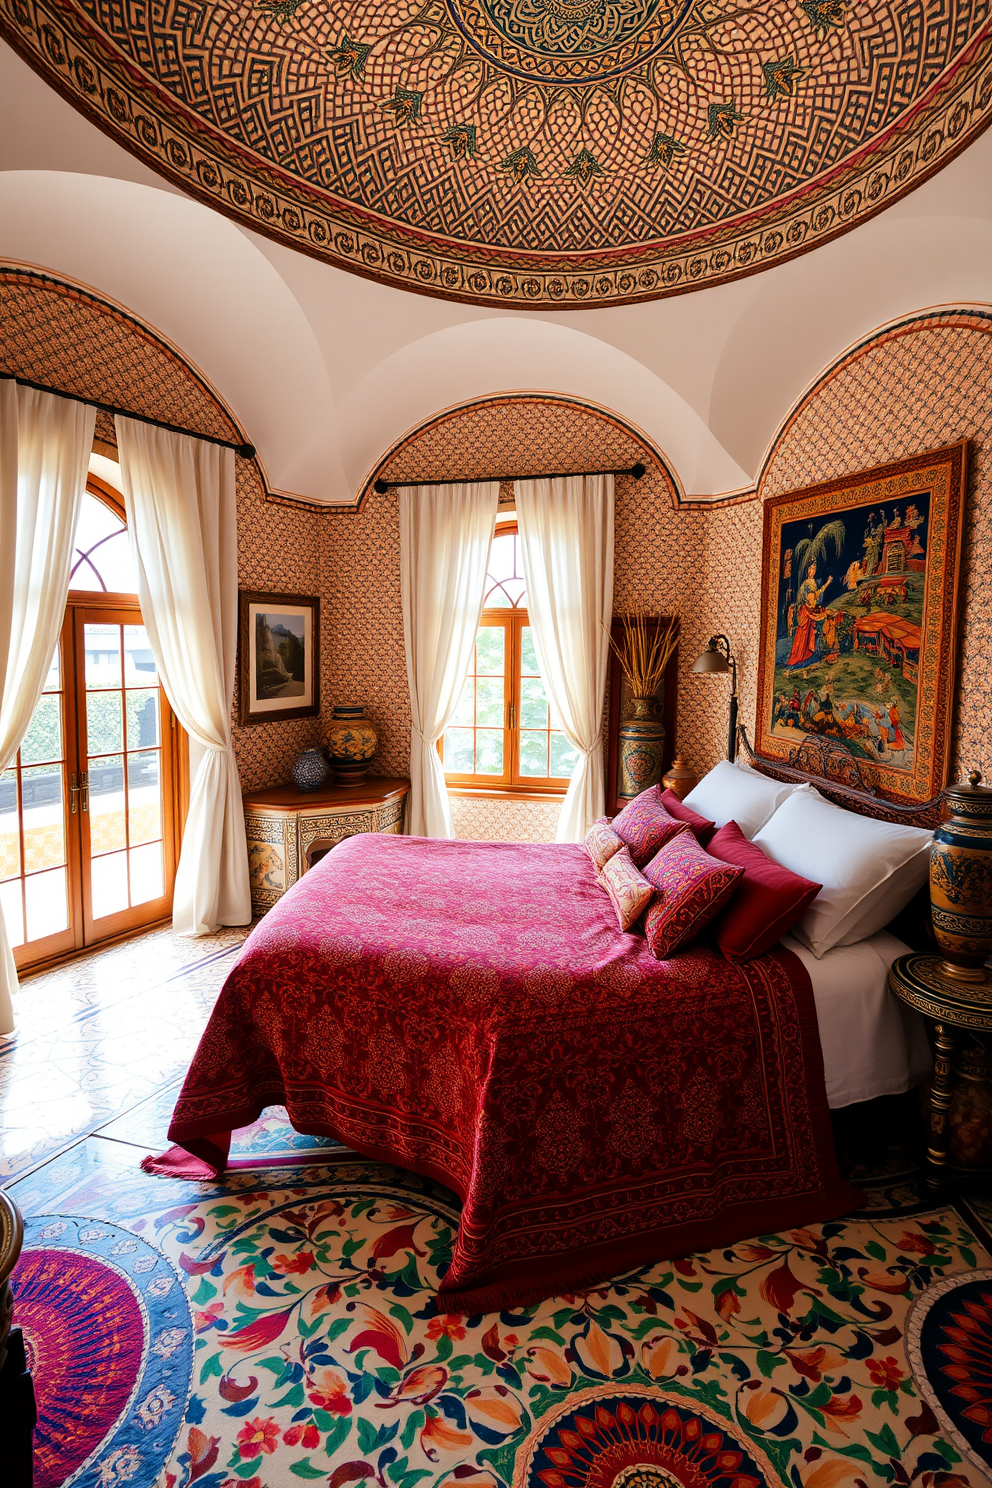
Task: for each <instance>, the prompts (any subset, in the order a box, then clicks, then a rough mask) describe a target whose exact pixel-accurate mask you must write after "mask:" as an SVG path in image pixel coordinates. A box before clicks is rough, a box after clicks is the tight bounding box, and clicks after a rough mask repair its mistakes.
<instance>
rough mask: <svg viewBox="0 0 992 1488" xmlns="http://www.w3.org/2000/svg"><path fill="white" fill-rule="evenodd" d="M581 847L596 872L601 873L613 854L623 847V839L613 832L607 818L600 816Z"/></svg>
mask: <svg viewBox="0 0 992 1488" xmlns="http://www.w3.org/2000/svg"><path fill="white" fill-rule="evenodd" d="M582 845H583V847H584V848H585V850H586V852H587V853H588V854H589V856H590V857H591V858H592V860H593V862H594V863H595V865H596V871H597V872H598V873H602V871H603V868H604V867H605V865H606V864H607V863H608V862H609V860H610V858H612V856H613V854H614V853H618V852H619V851H620V849H621V848H622V847H623V838H622V837H618V836H617V834H616V832H614V830H613V828H612V827H611V826H610V821H609V817H606V816H601V817H600V818H599V820H598V821H594V822H593V824H592V826H591V827H590V828H589V830H588V832H587V833H586V835H585V837H584V838H583V842H582Z"/></svg>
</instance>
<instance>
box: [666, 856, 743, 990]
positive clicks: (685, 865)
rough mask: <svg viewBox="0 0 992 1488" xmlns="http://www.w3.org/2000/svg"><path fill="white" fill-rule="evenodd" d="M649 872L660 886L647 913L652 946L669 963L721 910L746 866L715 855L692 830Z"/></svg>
mask: <svg viewBox="0 0 992 1488" xmlns="http://www.w3.org/2000/svg"><path fill="white" fill-rule="evenodd" d="M643 875H644V877H645V878H646V879H647V881H648V883H649V884H651V885H652V887H653V888H654V889H656V890H657V895H656V898H655V899H654V901H653V903H652V904H650V905H649V906H648V911H647V914H646V915H645V916H644V934H645V937H646V939H647V943H648V948H649V950H650V951H651V952H652V953H653V954H654V955H655V956H657V957H658V960H659V961H664V960H665V959H666V958H667V957H669V956H672V955H674V954H675V952H676V951H678V950H681V948H682V947H683V946H684V945H688V943H689V941H690V940H694V939H695V938H696V936H697V935H698V934H699V932H700V931H701V930H703V929H705V928H706V926H707V925H708V924H709V922H710V920H712V919H714V918H715V916H716V915H718V914H719V913H720V910H721V909H722V908H723V906H724V905H725V904H726V902H727V900H728V899H729V898H730V896H731V894H732V893H733V892H734V890H735V889H736V887H737V884H738V881H739V879H741V878H742V877H743V875H744V870H743V868H738V867H737V866H736V865H734V864H731V863H724V862H722V861H721V859H719V858H713V857H711V856H710V854H709V853H708V852H705V851H704V850H703V849H702V848H701V847H700V845H699V843H698V842H697V841H696V839H695V837H694V836H693V835H692V833H691V832H687V831H682V832H680V833H679V834H678V836H677V837H673V838H672V840H671V841H670V842H666V843H665V846H664V847H663V848H662V849H661V852H660V853H658V854H657V855H656V856H655V857H653V858H652V859H651V861H650V863H648V864H646V865H645V867H644V870H643Z"/></svg>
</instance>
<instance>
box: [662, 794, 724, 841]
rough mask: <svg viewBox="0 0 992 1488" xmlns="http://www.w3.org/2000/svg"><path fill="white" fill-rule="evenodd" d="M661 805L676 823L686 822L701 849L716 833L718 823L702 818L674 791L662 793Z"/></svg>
mask: <svg viewBox="0 0 992 1488" xmlns="http://www.w3.org/2000/svg"><path fill="white" fill-rule="evenodd" d="M661 804H662V806H664V808H665V810H666V811H667V812H668V814H669V816H674V818H675V820H676V821H682V822H685V824H686V826H687V827H688V828H689V831H690V832H691V833H692V835H693V836H694V837H695V839H696V841H697V842H698V843H699V845H700V847H705V846H706V844H707V843H708V842H709V840H710V838H711V837H712V836H713V833H714V832H715V831H716V822H712V821H710V820H709V819H708V818H707V817H705V816H700V814H699V812H698V811H693V809H692V807H691V806H687V805H686V804H685V802H684V801H683V800H680V798H679V797H678V796H677V795H676V794H675V792H674V791H673V790H666V791H662V793H661Z"/></svg>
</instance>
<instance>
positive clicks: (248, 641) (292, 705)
mask: <svg viewBox="0 0 992 1488" xmlns="http://www.w3.org/2000/svg"><path fill="white" fill-rule="evenodd" d="M238 606H239V609H238V622H239V623H238V700H239V702H238V722H239V723H242V724H244V723H271V722H272V721H273V720H274V719H283V718H310V717H313V716H314V715H315V714H317V713H319V712H320V660H319V649H318V648H319V641H320V600H319V599H317V598H316V596H313V597H311V596H304V595H299V594H256V593H253V592H249V591H248V590H246V589H242V590H240V591H239V594H238Z"/></svg>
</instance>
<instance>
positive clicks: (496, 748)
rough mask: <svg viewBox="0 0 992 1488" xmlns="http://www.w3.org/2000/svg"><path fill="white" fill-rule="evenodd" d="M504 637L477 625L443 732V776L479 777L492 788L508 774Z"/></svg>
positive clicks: (501, 629) (499, 629)
mask: <svg viewBox="0 0 992 1488" xmlns="http://www.w3.org/2000/svg"><path fill="white" fill-rule="evenodd" d="M506 639H507V631H506V627H505V626H504V625H502V624H499V625H481V626H480V627H479V632H478V635H477V636H476V640H475V651H474V653H473V659H472V661H471V662H470V663H469V674H468V676H467V677H466V679H465V685H464V687H463V689H462V695H461V697H460V699H459V702H458V707H457V708H456V710H455V713H454V716H453V717H452V720H451V722H450V723H449V725H448V727H447V728H446V729H445V731H444V770H445V774H446V775H481V776H485V777H487V778H488V779H489V780H491V781H493V782H494V783H499V782H501V781H502V780H503V778H504V776H505V774H506V763H505V749H504V738H505V734H504V730H505V715H506V704H507V701H508V699H507V693H506V662H507V645H506Z"/></svg>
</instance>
